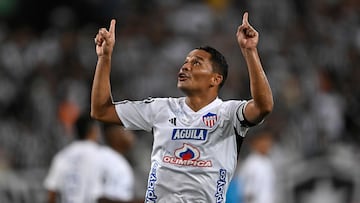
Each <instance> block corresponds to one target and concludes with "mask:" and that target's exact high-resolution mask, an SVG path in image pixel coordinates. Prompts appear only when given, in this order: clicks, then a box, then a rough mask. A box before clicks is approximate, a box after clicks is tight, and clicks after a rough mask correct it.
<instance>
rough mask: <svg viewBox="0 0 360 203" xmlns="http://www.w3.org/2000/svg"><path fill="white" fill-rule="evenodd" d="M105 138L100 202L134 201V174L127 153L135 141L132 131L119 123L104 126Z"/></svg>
mask: <svg viewBox="0 0 360 203" xmlns="http://www.w3.org/2000/svg"><path fill="white" fill-rule="evenodd" d="M104 140H105V142H106V144H107V145H108V146H104V147H102V149H101V164H102V167H103V171H102V176H101V180H102V183H101V186H100V198H99V199H98V203H125V202H126V203H134V202H144V200H138V201H135V200H134V192H135V191H134V174H133V169H132V167H131V165H130V164H129V162H128V161H127V159H126V158H125V156H124V155H125V154H126V153H127V152H129V150H130V149H131V147H132V146H133V143H134V134H133V132H132V131H127V130H124V128H123V127H122V126H119V125H111V124H108V125H105V126H104Z"/></svg>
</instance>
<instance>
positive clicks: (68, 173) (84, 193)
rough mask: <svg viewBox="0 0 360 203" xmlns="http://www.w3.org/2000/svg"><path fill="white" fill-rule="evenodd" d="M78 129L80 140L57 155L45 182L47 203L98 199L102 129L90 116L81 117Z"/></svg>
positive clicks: (90, 202) (89, 201)
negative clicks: (99, 139) (99, 143)
mask: <svg viewBox="0 0 360 203" xmlns="http://www.w3.org/2000/svg"><path fill="white" fill-rule="evenodd" d="M76 128H77V134H76V136H77V140H76V141H74V142H73V143H71V144H70V145H69V146H67V147H65V148H64V149H63V150H61V151H60V152H59V153H58V154H56V156H55V157H54V159H53V161H52V164H51V167H50V170H49V173H48V175H47V177H46V179H45V181H44V185H45V188H46V189H47V190H48V200H47V202H48V203H55V202H63V203H65V202H77V203H95V202H96V199H97V198H98V191H97V188H98V184H99V182H100V181H99V177H100V174H99V173H100V167H99V158H98V154H99V152H100V146H99V145H98V143H97V142H98V138H99V135H100V133H99V132H100V131H99V130H100V129H99V126H98V125H97V123H96V121H95V120H92V119H91V118H90V116H89V115H84V116H81V117H80V118H79V119H78V120H77V122H76ZM57 200H60V201H57Z"/></svg>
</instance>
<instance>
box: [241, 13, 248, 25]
mask: <svg viewBox="0 0 360 203" xmlns="http://www.w3.org/2000/svg"><path fill="white" fill-rule="evenodd" d="M248 17H249V13H248V12H245V13H244V16H243V22H242V23H243V25H248V24H249V21H248Z"/></svg>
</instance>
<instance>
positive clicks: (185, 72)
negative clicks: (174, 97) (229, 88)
mask: <svg viewBox="0 0 360 203" xmlns="http://www.w3.org/2000/svg"><path fill="white" fill-rule="evenodd" d="M210 58H211V55H210V53H208V52H206V51H204V50H199V49H195V50H193V51H191V52H190V53H189V55H187V57H186V59H185V61H184V64H183V66H182V67H181V69H180V71H179V73H178V83H177V86H178V88H179V89H180V90H182V91H183V92H185V94H194V93H196V92H203V91H206V90H208V89H209V88H211V87H213V86H214V80H215V78H216V77H217V76H218V75H219V74H218V73H214V72H213V69H212V63H211V61H210Z"/></svg>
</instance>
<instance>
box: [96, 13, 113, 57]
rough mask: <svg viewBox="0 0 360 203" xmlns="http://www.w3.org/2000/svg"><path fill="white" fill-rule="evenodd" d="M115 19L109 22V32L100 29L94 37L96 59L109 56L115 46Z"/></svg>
mask: <svg viewBox="0 0 360 203" xmlns="http://www.w3.org/2000/svg"><path fill="white" fill-rule="evenodd" d="M115 23H116V21H115V19H112V20H111V23H110V28H109V31H108V30H107V29H106V28H100V29H99V32H98V33H97V35H96V37H95V44H96V54H97V55H98V57H102V56H109V57H110V56H111V54H112V51H113V48H114V45H115Z"/></svg>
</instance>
